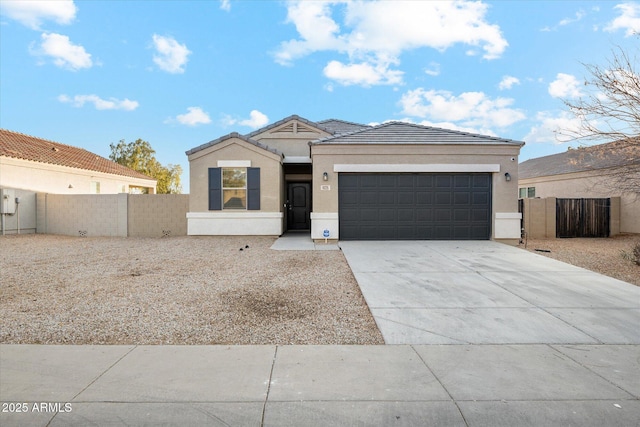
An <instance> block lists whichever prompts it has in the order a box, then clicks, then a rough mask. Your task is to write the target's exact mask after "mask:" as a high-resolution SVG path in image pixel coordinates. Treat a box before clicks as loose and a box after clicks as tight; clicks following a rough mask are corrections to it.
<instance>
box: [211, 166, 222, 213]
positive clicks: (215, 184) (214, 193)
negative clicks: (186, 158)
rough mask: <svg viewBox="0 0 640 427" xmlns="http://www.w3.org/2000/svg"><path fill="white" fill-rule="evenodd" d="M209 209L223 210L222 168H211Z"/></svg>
mask: <svg viewBox="0 0 640 427" xmlns="http://www.w3.org/2000/svg"><path fill="white" fill-rule="evenodd" d="M209 210H210V211H219V210H222V168H209Z"/></svg>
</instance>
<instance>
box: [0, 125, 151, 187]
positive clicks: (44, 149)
mask: <svg viewBox="0 0 640 427" xmlns="http://www.w3.org/2000/svg"><path fill="white" fill-rule="evenodd" d="M0 156H4V157H11V158H14V159H22V160H29V161H32V162H40V163H48V164H51V165H58V166H67V167H71V168H77V169H85V170H90V171H94V172H102V173H108V174H113V175H121V176H126V177H129V178H138V179H148V180H153V178H150V177H148V176H146V175H144V174H142V173H140V172H137V171H135V170H133V169H130V168H128V167H126V166H122V165H121V164H119V163H116V162H113V161H111V160H108V159H105V158H104V157H100V156H98V155H97V154H94V153H92V152H90V151H87V150H85V149H83V148H78V147H73V146H71V145H65V144H60V143H58V142H54V141H49V140H46V139H42V138H36V137H34V136H29V135H25V134H23V133H19V132H13V131H10V130H6V129H0Z"/></svg>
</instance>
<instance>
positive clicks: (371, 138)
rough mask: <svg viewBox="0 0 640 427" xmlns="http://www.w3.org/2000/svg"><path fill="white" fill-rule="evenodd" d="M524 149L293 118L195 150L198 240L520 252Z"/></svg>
mask: <svg viewBox="0 0 640 427" xmlns="http://www.w3.org/2000/svg"><path fill="white" fill-rule="evenodd" d="M523 145H524V143H523V142H519V141H513V140H508V139H503V138H495V137H489V136H483V135H475V134H470V133H465V132H458V131H453V130H446V129H439V128H435V127H427V126H420V125H415V124H410V123H402V122H390V123H384V124H381V125H378V126H367V125H362V124H358V123H352V122H346V121H342V120H335V119H331V120H323V121H320V122H312V121H310V120H307V119H305V118H302V117H299V116H297V115H293V116H290V117H287V118H285V119H282V120H280V121H277V122H275V123H273V124H270V125H268V126H266V127H264V128H262V129H259V130H256V131H254V132H252V133H249V134H247V135H241V134H238V133H231V134H229V135H225V136H222V137H220V138H217V139H215V140H213V141H210V142H208V143H206V144H203V145H200V146H198V147H195V148H193V149H191V150H189V151H187V153H186V154H187V156H188V158H189V174H190V175H189V180H190V187H191V193H190V201H189V212H188V213H187V222H188V234H189V235H260V234H262V235H281V234H283V233H284V232H286V231H303V232H308V233H310V234H311V237H312V238H313V239H314V240H323V239H325V238H326V239H331V240H335V239H342V240H347V239H362V240H374V239H375V240H385V239H440V240H450V239H456V240H463V239H474V240H487V239H496V240H505V241H509V242H517V239H518V238H519V237H520V214H519V213H518V202H517V184H516V183H517V182H518V166H517V165H518V162H517V158H518V154H519V152H520V148H521V147H522V146H523Z"/></svg>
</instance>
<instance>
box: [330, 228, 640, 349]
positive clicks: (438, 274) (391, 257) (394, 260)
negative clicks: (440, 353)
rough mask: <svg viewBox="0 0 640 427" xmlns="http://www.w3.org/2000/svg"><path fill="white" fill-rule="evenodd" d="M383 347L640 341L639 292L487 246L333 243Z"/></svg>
mask: <svg viewBox="0 0 640 427" xmlns="http://www.w3.org/2000/svg"><path fill="white" fill-rule="evenodd" d="M340 247H341V248H342V250H343V252H344V255H345V257H346V258H347V261H348V263H349V266H350V267H351V269H352V271H353V273H354V275H355V278H356V280H357V281H358V284H359V285H360V289H362V293H363V295H364V298H365V299H366V301H367V304H368V305H369V308H370V309H371V312H372V313H373V316H374V318H375V320H376V323H377V324H378V327H379V328H380V331H381V332H382V335H383V337H384V340H385V342H386V343H387V344H640V327H638V325H640V287H637V286H634V285H631V284H629V283H626V282H622V281H619V280H616V279H613V278H609V277H607V276H603V275H601V274H598V273H594V272H591V271H588V270H585V269H582V268H578V267H575V266H572V265H569V264H565V263H563V262H560V261H556V260H553V259H550V258H547V257H544V256H541V255H536V254H533V253H530V252H527V251H525V250H523V249H520V248H515V247H511V246H508V245H504V244H501V243H497V242H493V241H481V242H480V241H469V242H466V241H465V242H452V241H385V242H378V241H374V242H358V241H353V242H340Z"/></svg>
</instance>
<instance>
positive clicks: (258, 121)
mask: <svg viewBox="0 0 640 427" xmlns="http://www.w3.org/2000/svg"><path fill="white" fill-rule="evenodd" d="M239 123H240V124H241V125H242V126H248V127H250V128H252V129H258V128H260V127H262V126H264V125H266V124H267V123H269V118H268V117H267V116H266V115H264V114H262V113H261V112H260V111H258V110H251V112H250V113H249V118H248V119H245V120H240V122H239Z"/></svg>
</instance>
